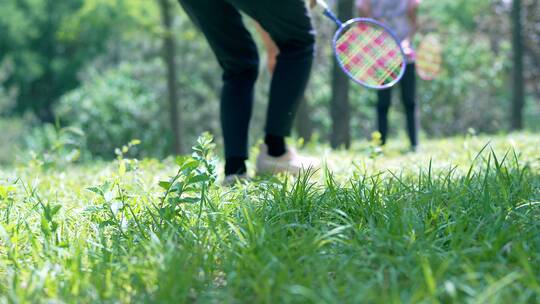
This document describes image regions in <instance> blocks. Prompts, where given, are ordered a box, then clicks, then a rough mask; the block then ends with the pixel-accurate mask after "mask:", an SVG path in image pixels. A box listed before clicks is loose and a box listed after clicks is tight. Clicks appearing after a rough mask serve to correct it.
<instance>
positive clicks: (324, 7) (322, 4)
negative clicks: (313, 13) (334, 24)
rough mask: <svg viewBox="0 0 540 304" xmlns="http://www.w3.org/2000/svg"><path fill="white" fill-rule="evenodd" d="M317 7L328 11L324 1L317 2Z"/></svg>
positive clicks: (318, 0)
mask: <svg viewBox="0 0 540 304" xmlns="http://www.w3.org/2000/svg"><path fill="white" fill-rule="evenodd" d="M317 5H318V6H320V7H321V8H322V9H323V10H325V11H326V10H328V4H327V3H326V2H325V1H324V0H317Z"/></svg>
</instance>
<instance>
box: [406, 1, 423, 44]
mask: <svg viewBox="0 0 540 304" xmlns="http://www.w3.org/2000/svg"><path fill="white" fill-rule="evenodd" d="M420 2H421V0H409V6H408V8H407V15H408V16H409V23H410V25H411V33H410V34H409V40H410V41H413V38H414V35H415V34H416V31H417V29H418V6H420Z"/></svg>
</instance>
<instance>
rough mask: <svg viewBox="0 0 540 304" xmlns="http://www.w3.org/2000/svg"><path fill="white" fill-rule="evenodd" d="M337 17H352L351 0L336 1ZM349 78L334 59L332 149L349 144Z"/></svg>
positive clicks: (331, 109)
mask: <svg viewBox="0 0 540 304" xmlns="http://www.w3.org/2000/svg"><path fill="white" fill-rule="evenodd" d="M337 5H338V8H337V12H338V17H339V18H340V19H341V20H349V19H351V18H352V16H353V0H343V1H338V4H337ZM349 88H350V82H349V78H347V76H346V75H345V74H344V73H343V71H342V70H341V68H340V67H339V64H338V63H337V61H336V60H335V59H334V67H333V71H332V101H331V104H330V114H331V116H332V135H331V138H330V144H331V145H332V148H338V147H340V146H345V147H346V148H348V147H349V146H350V144H351V130H350V121H351V116H350V104H349Z"/></svg>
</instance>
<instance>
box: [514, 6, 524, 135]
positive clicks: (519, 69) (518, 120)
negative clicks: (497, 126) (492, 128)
mask: <svg viewBox="0 0 540 304" xmlns="http://www.w3.org/2000/svg"><path fill="white" fill-rule="evenodd" d="M511 15H512V48H513V63H514V70H513V81H512V109H511V110H512V111H511V113H512V117H511V128H512V130H521V129H523V107H524V105H525V100H524V99H525V97H524V91H525V80H524V77H523V41H522V23H521V0H513V2H512V14H511Z"/></svg>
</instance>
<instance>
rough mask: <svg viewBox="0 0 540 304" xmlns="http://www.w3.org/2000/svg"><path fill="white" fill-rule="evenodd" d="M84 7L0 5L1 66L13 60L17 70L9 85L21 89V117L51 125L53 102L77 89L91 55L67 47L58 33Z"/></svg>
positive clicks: (35, 2) (11, 0) (20, 0)
mask: <svg viewBox="0 0 540 304" xmlns="http://www.w3.org/2000/svg"><path fill="white" fill-rule="evenodd" d="M81 2H82V0H73V1H51V0H2V1H0V61H2V60H4V59H5V58H9V59H10V60H12V61H13V62H14V65H15V67H16V68H15V70H14V71H13V73H12V74H11V75H10V77H9V79H8V80H7V81H6V83H7V84H8V85H9V86H14V87H16V88H18V91H19V94H18V96H17V105H16V110H18V111H19V112H23V111H25V110H33V111H34V112H35V113H36V114H37V115H38V116H39V117H40V118H41V119H43V120H49V121H51V120H53V114H52V104H53V102H54V101H55V100H56V99H57V98H58V97H60V96H61V95H62V94H63V93H64V92H66V91H67V90H70V89H73V88H75V87H76V86H77V81H76V73H77V71H78V69H79V68H80V66H81V64H82V62H83V61H84V58H85V57H86V56H87V55H88V53H90V52H91V51H90V50H86V51H85V50H81V49H79V46H78V45H77V44H75V43H66V42H65V41H62V39H60V37H59V36H58V35H57V33H58V29H59V28H60V27H61V26H62V23H63V22H64V20H65V18H66V16H70V15H72V14H73V13H74V12H75V11H76V10H77V9H78V7H80V5H81Z"/></svg>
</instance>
